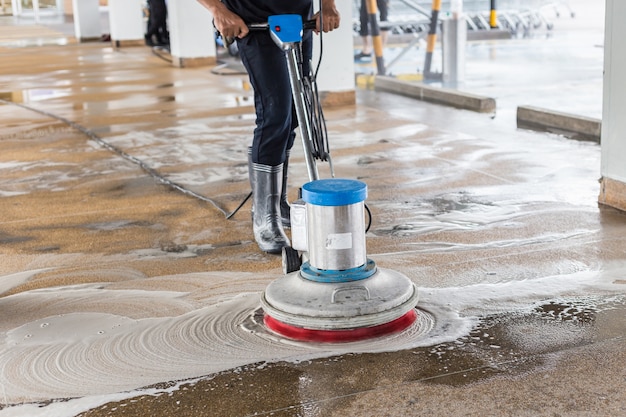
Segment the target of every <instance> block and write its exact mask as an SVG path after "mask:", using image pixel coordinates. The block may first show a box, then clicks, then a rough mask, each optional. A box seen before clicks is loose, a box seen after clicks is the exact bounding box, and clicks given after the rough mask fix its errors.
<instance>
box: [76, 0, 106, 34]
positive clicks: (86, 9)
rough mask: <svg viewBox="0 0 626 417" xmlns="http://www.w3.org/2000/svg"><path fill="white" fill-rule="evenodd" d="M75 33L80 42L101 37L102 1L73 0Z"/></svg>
mask: <svg viewBox="0 0 626 417" xmlns="http://www.w3.org/2000/svg"><path fill="white" fill-rule="evenodd" d="M72 9H73V12H74V33H75V35H76V39H78V41H79V42H84V41H88V40H94V39H100V36H101V35H102V28H101V27H100V2H99V1H98V0H73V1H72Z"/></svg>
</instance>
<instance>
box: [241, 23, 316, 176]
mask: <svg viewBox="0 0 626 417" xmlns="http://www.w3.org/2000/svg"><path fill="white" fill-rule="evenodd" d="M301 45H302V56H303V61H304V65H303V71H304V74H308V72H309V68H310V65H309V61H310V59H311V55H312V50H313V48H312V36H311V32H309V31H307V32H305V34H304V36H303V40H302V43H301ZM237 46H238V49H239V54H240V56H241V61H242V63H243V65H244V66H245V67H246V70H247V71H248V76H249V77H250V84H251V85H252V88H253V89H254V106H255V110H256V128H255V129H254V136H253V139H252V154H251V159H252V162H254V163H257V164H264V165H271V166H276V165H280V164H281V163H283V162H284V161H285V158H286V151H287V150H288V149H291V147H292V146H293V142H294V138H295V129H296V128H297V127H298V120H297V117H296V114H295V111H294V107H293V99H292V93H291V84H290V78H289V70H288V67H287V60H286V58H285V52H283V51H282V50H281V49H280V48H279V47H278V46H277V45H276V44H275V43H274V41H273V40H272V39H271V37H270V35H269V32H251V33H250V34H249V35H248V36H246V37H245V38H243V39H238V40H237Z"/></svg>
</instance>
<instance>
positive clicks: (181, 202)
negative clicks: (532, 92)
mask: <svg viewBox="0 0 626 417" xmlns="http://www.w3.org/2000/svg"><path fill="white" fill-rule="evenodd" d="M0 55H1V57H2V59H0V86H1V87H0V98H1V99H2V100H3V102H2V104H1V105H0V119H1V120H2V121H3V128H2V131H1V132H0V196H1V197H0V213H2V217H1V218H0V257H1V259H2V262H0V312H1V317H2V320H1V321H0V333H1V334H2V340H3V341H2V343H1V344H0V385H1V386H2V391H1V393H2V395H1V396H0V398H1V402H2V405H0V416H1V417H5V416H31V417H32V416H50V415H57V416H74V415H81V416H118V415H119V416H145V415H152V416H172V415H177V416H249V415H250V416H251V415H272V416H383V415H385V416H407V415H409V416H413V415H414V416H422V415H423V416H426V415H428V416H557V415H560V416H619V415H626V400H624V395H623V393H624V392H626V371H625V368H624V365H623V364H624V361H625V360H626V349H625V346H626V343H625V342H626V340H625V339H626V337H625V335H626V321H625V320H624V317H625V313H626V286H625V285H626V262H625V261H624V253H625V252H626V238H624V236H626V216H625V215H624V213H621V212H617V211H615V210H612V209H606V208H603V207H599V206H598V205H597V203H596V201H597V194H598V192H599V185H598V182H597V180H598V177H599V170H600V167H599V164H600V147H599V146H598V145H597V144H594V143H588V142H578V141H572V140H568V139H565V138H563V137H560V136H557V135H551V134H543V133H536V132H530V131H524V130H518V129H516V127H515V125H514V124H513V123H508V122H507V121H506V118H500V117H495V118H493V115H491V114H481V113H475V112H470V111H464V110H455V109H452V108H449V107H444V106H439V105H435V104H429V103H425V102H422V101H415V100H412V99H410V98H406V97H401V96H398V95H395V94H390V93H385V92H380V91H371V90H359V91H358V92H357V104H356V106H351V107H342V108H330V109H327V110H326V118H327V122H328V128H329V134H330V137H331V148H332V155H333V160H334V164H335V170H336V172H337V175H338V176H339V177H346V178H359V179H361V180H362V181H364V182H366V183H367V185H368V190H369V194H368V200H367V204H368V206H369V208H370V209H371V211H372V215H373V223H372V227H371V229H370V231H369V232H368V234H367V244H368V250H367V251H368V255H369V256H370V257H371V258H372V259H374V260H375V261H376V263H377V264H378V265H379V266H381V267H384V268H389V269H394V270H397V271H400V272H402V273H404V274H406V275H407V276H408V277H410V278H411V279H412V280H413V281H414V282H415V283H416V284H417V285H418V287H419V290H420V296H421V298H420V302H419V304H418V307H419V312H420V317H421V319H420V320H419V321H418V323H417V324H416V325H415V326H413V327H412V328H410V329H408V330H407V331H406V332H404V333H402V334H399V335H395V336H391V337H387V338H383V339H378V340H372V341H365V342H357V343H351V344H338V345H312V344H303V343H295V342H291V341H286V340H282V339H280V338H278V337H276V336H273V335H271V334H269V333H268V332H267V331H266V330H264V329H263V326H262V325H260V324H259V318H258V317H259V310H258V308H259V307H260V303H259V297H260V294H261V292H262V291H263V289H264V288H265V287H266V286H267V285H268V284H269V283H270V282H271V281H272V280H274V279H276V278H277V277H279V276H280V275H281V260H280V258H279V257H276V256H272V255H267V254H264V253H261V252H259V250H258V249H257V247H256V245H255V244H254V242H253V238H252V233H251V225H250V207H249V205H244V207H243V209H242V210H241V212H240V213H238V214H237V215H235V216H234V217H233V218H232V219H231V220H226V219H225V215H226V214H228V213H230V212H231V211H232V210H233V209H234V208H235V207H236V206H237V205H238V204H239V203H240V202H241V201H242V200H243V198H244V197H245V196H246V195H247V193H248V192H249V185H248V183H247V164H246V147H247V146H248V144H249V140H250V135H251V131H252V125H253V122H254V113H253V107H252V99H251V91H250V89H249V86H248V84H247V82H246V79H245V77H243V76H238V75H237V76H219V75H215V74H213V73H211V71H210V69H207V68H204V69H201V68H198V69H178V68H172V67H171V66H170V65H169V64H168V63H167V62H165V61H164V60H162V59H161V58H159V57H157V56H156V55H154V54H153V53H152V52H151V51H150V50H149V49H148V48H128V49H122V50H114V49H112V48H111V47H110V46H109V45H108V44H100V43H94V44H82V45H81V44H68V45H45V46H30V47H20V48H16V47H14V46H12V45H2V46H0ZM555 110H559V109H555ZM301 152H302V151H301V150H300V147H299V146H298V147H297V148H296V149H294V152H293V159H292V163H291V165H290V183H291V184H292V188H291V189H290V195H291V198H292V199H293V198H295V196H296V192H297V187H298V186H299V185H301V184H303V183H304V182H306V170H305V165H304V160H303V157H302V153H301ZM321 171H322V176H327V175H328V173H327V169H326V167H325V166H321ZM57 400H63V401H57ZM41 405H44V406H43V407H42V406H41Z"/></svg>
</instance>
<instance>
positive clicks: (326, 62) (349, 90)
mask: <svg viewBox="0 0 626 417" xmlns="http://www.w3.org/2000/svg"><path fill="white" fill-rule="evenodd" d="M314 4H316V5H317V2H314ZM336 6H337V10H338V11H339V13H340V14H341V25H340V26H339V29H336V30H334V31H332V32H329V33H324V34H323V35H322V40H323V51H322V54H323V56H322V63H321V65H320V69H319V72H318V74H317V84H318V89H319V91H320V96H321V99H322V105H323V106H338V105H352V104H354V103H355V102H356V95H355V79H354V39H353V35H352V2H350V1H343V0H339V1H336ZM313 45H314V46H313V69H315V67H316V65H317V64H316V63H317V62H318V61H319V56H320V47H319V46H320V44H319V36H317V35H315V34H313Z"/></svg>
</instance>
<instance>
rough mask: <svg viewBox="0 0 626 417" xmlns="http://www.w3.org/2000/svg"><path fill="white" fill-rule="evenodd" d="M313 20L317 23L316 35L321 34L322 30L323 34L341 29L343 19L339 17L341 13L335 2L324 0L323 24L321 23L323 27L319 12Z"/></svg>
mask: <svg viewBox="0 0 626 417" xmlns="http://www.w3.org/2000/svg"><path fill="white" fill-rule="evenodd" d="M313 18H314V19H315V21H316V25H315V33H320V30H321V31H323V32H330V31H331V30H335V29H337V28H338V27H339V23H340V22H341V17H340V16H339V12H338V11H337V8H336V7H335V0H322V20H323V22H321V25H320V13H319V12H318V13H316V14H315V15H314V16H313ZM322 25H323V26H322ZM320 26H322V27H320Z"/></svg>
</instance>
